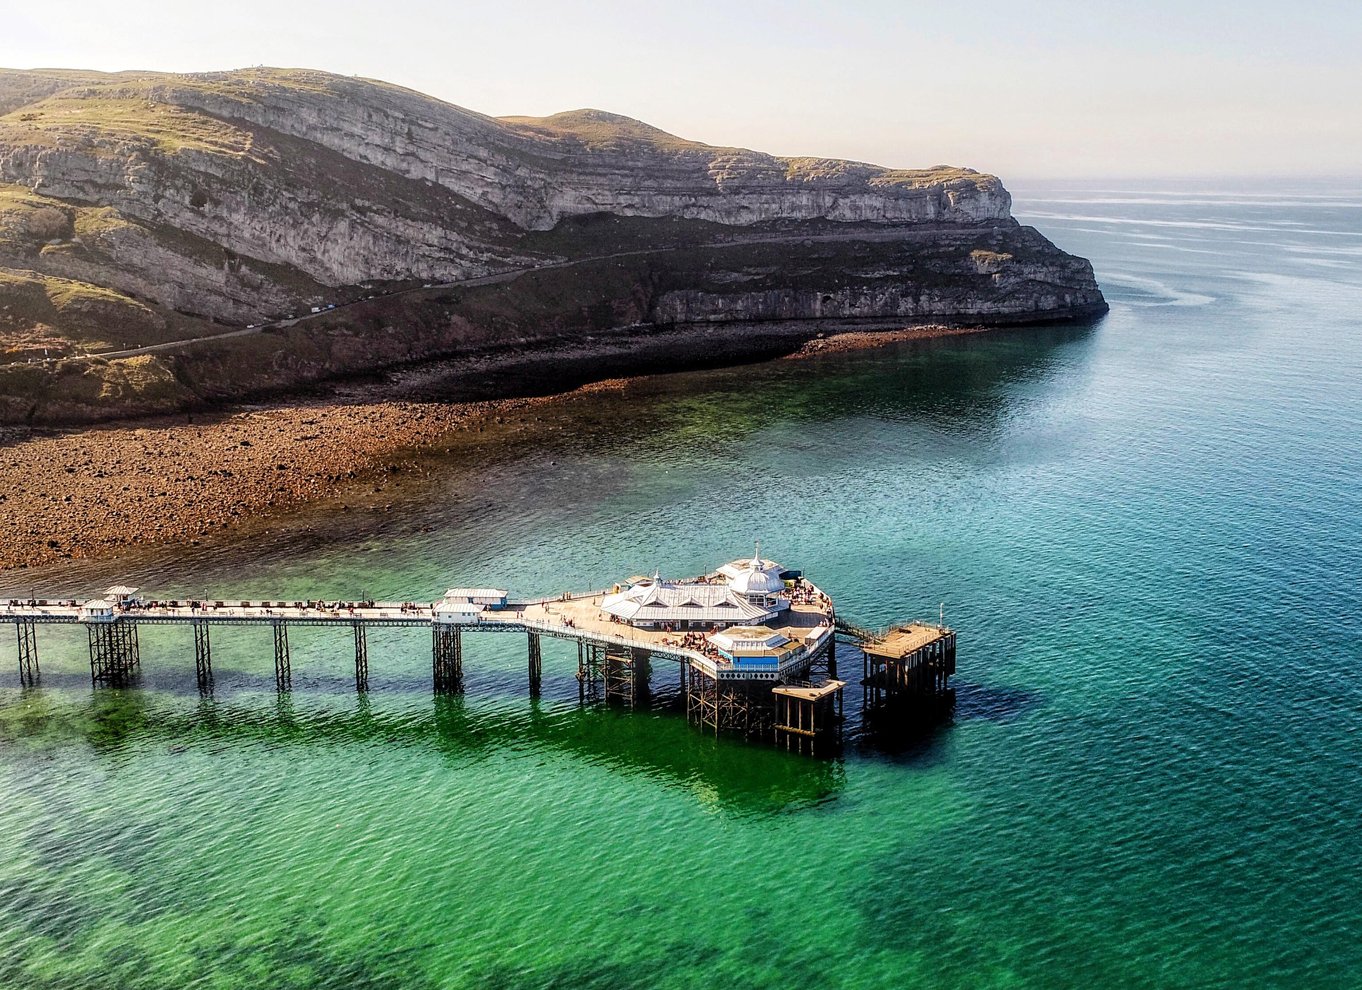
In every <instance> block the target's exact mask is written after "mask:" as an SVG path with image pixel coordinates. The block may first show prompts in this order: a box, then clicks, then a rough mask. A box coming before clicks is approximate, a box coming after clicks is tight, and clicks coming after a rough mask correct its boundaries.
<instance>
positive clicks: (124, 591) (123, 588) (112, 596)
mask: <svg viewBox="0 0 1362 990" xmlns="http://www.w3.org/2000/svg"><path fill="white" fill-rule="evenodd" d="M137 591H138V589H136V588H129V587H128V586H127V585H126V584H116V585H114V586H113V587H112V588H110V589H109V590H108V591H106V592H104V597H105V598H107V599H108V600H109V601H111V602H113V603H114V604H116V605H126V604H128V603H129V602H135V601H137Z"/></svg>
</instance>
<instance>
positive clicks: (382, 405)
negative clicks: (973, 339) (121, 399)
mask: <svg viewBox="0 0 1362 990" xmlns="http://www.w3.org/2000/svg"><path fill="white" fill-rule="evenodd" d="M1004 329H1007V327H982V326H935V325H934V326H915V327H903V326H902V325H900V326H899V327H898V328H897V329H879V330H875V329H850V328H849V329H847V330H845V331H842V332H837V331H832V332H827V331H824V332H822V333H819V332H818V331H817V329H816V328H813V327H809V326H808V325H807V324H804V325H802V326H801V327H798V328H795V329H794V330H793V331H792V330H791V329H790V328H788V327H787V328H784V329H782V328H780V327H764V328H760V329H758V330H757V331H755V332H753V331H750V330H749V331H746V332H743V333H735V332H734V331H733V329H732V328H731V327H708V328H699V330H700V332H699V333H696V332H695V331H691V332H672V333H670V334H668V333H663V334H653V335H650V337H649V338H647V339H646V340H643V341H638V340H633V341H622V340H602V341H589V342H586V343H582V342H573V343H571V344H566V345H558V346H554V347H550V348H529V349H526V350H524V351H521V352H512V353H511V354H510V355H509V359H508V355H507V354H500V355H482V356H479V357H475V358H471V359H454V360H448V361H438V362H429V363H426V364H423V365H420V366H416V367H411V368H406V369H400V370H398V371H395V372H392V373H389V374H388V375H386V376H383V377H382V378H380V379H379V380H377V381H375V380H372V379H371V380H368V381H363V382H351V383H347V384H341V385H338V386H334V387H332V388H330V389H328V390H326V393H325V394H319V395H312V396H306V397H299V398H295V399H292V400H279V401H275V402H261V403H251V404H244V403H243V404H237V405H235V406H233V407H230V408H224V409H221V410H218V411H211V412H206V413H205V412H196V413H188V414H179V415H174V416H158V417H151V418H142V419H135V420H125V421H115V422H110V423H103V424H98V425H93V426H87V427H66V428H62V427H48V428H8V429H4V430H0V464H3V466H4V472H3V474H2V475H0V531H3V533H4V534H5V535H4V538H3V540H0V573H14V572H16V571H21V570H26V569H28V568H30V567H40V566H44V565H50V564H53V563H55V562H59V561H61V560H64V559H66V560H103V559H110V558H117V557H119V556H121V555H123V554H124V553H128V552H132V551H133V550H141V549H145V548H148V547H153V546H172V545H177V544H178V545H190V546H197V545H200V544H201V543H204V542H209V541H215V540H216V539H220V538H223V537H227V536H230V535H240V534H242V533H243V532H246V531H249V529H250V528H251V527H252V526H258V525H260V524H262V523H265V522H268V521H270V520H272V519H274V518H276V517H278V516H281V515H284V514H288V513H294V512H297V511H299V510H305V509H307V508H308V507H309V506H317V507H321V506H322V505H327V504H330V505H334V506H335V507H336V508H337V509H338V511H343V512H344V511H349V509H350V505H349V504H348V502H347V500H351V501H355V502H357V503H359V504H368V505H373V504H376V503H381V502H382V500H383V497H384V495H385V493H388V492H390V491H391V490H392V489H393V488H394V487H395V486H396V485H398V484H400V483H401V481H402V479H403V476H404V475H408V476H409V475H410V474H411V473H413V472H420V471H421V470H422V468H421V466H420V464H419V463H417V460H418V459H419V458H420V457H421V456H422V455H425V454H429V453H435V452H446V453H447V452H452V451H454V450H456V449H457V448H458V447H459V446H460V445H466V444H475V443H491V444H495V443H497V442H498V437H499V436H500V435H502V434H510V433H514V432H518V431H520V430H524V429H528V428H531V426H532V423H533V422H534V419H535V415H534V414H535V410H536V409H538V408H541V407H543V406H545V405H547V404H557V403H564V402H570V401H573V400H577V399H581V398H583V397H585V396H589V395H591V394H593V393H598V392H601V391H604V390H617V389H621V388H624V387H626V386H627V385H629V384H630V383H632V382H635V381H639V380H642V379H646V378H649V377H652V376H654V375H656V374H661V373H666V372H667V371H671V372H675V371H681V370H695V369H699V368H706V367H719V366H733V365H737V364H741V363H751V362H755V361H765V360H772V359H784V360H803V359H808V358H812V357H817V356H823V355H830V354H836V353H845V352H850V351H860V350H868V349H872V348H876V347H883V346H887V345H890V344H894V343H899V342H902V341H911V340H931V339H938V338H943V337H950V336H962V335H969V334H978V333H989V332H996V331H998V330H1004ZM697 338H699V339H698V340H697ZM697 343H703V344H706V345H708V346H707V348H705V349H703V350H701V351H700V352H699V353H700V354H702V355H703V357H700V358H697ZM626 345H627V346H626ZM683 351H684V353H681V352H683ZM517 392H519V393H522V394H515V393H517ZM437 394H438V395H439V396H440V397H439V398H436V397H435V396H436V395H437Z"/></svg>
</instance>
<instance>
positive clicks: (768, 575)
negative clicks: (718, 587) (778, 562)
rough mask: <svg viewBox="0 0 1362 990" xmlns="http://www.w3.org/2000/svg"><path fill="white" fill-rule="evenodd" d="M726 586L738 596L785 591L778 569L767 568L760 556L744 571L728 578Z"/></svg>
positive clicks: (773, 567) (752, 560) (749, 563)
mask: <svg viewBox="0 0 1362 990" xmlns="http://www.w3.org/2000/svg"><path fill="white" fill-rule="evenodd" d="M728 586H729V587H730V588H732V589H733V590H734V591H736V592H737V593H738V594H740V595H774V594H778V593H779V592H782V591H784V590H785V582H784V581H782V580H781V578H780V568H779V567H775V566H767V565H766V564H764V563H763V562H762V559H761V557H760V556H757V557H753V558H752V559H751V561H749V562H748V565H747V568H746V569H745V570H743V571H741V572H740V573H738V574H736V575H734V576H733V577H732V578H730V579H729V582H728Z"/></svg>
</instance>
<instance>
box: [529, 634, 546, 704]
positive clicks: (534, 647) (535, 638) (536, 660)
mask: <svg viewBox="0 0 1362 990" xmlns="http://www.w3.org/2000/svg"><path fill="white" fill-rule="evenodd" d="M529 639H530V697H531V698H537V697H539V683H540V680H541V678H542V677H543V674H544V655H543V652H542V651H541V649H540V645H539V634H538V633H530V634H529Z"/></svg>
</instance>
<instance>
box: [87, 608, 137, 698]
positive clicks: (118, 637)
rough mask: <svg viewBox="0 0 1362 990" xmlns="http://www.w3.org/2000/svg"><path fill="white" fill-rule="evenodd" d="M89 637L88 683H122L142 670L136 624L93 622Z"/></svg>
mask: <svg viewBox="0 0 1362 990" xmlns="http://www.w3.org/2000/svg"><path fill="white" fill-rule="evenodd" d="M86 628H87V630H88V632H89V636H90V683H91V684H98V683H99V682H100V681H108V682H110V683H114V684H122V683H124V682H125V681H126V680H127V679H128V678H129V677H130V676H132V675H133V674H134V673H136V672H137V670H138V668H139V667H140V666H141V656H140V654H139V651H138V644H137V623H135V622H129V621H127V620H126V619H119V620H115V621H113V622H92V623H90V624H89V625H88V626H87V627H86Z"/></svg>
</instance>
